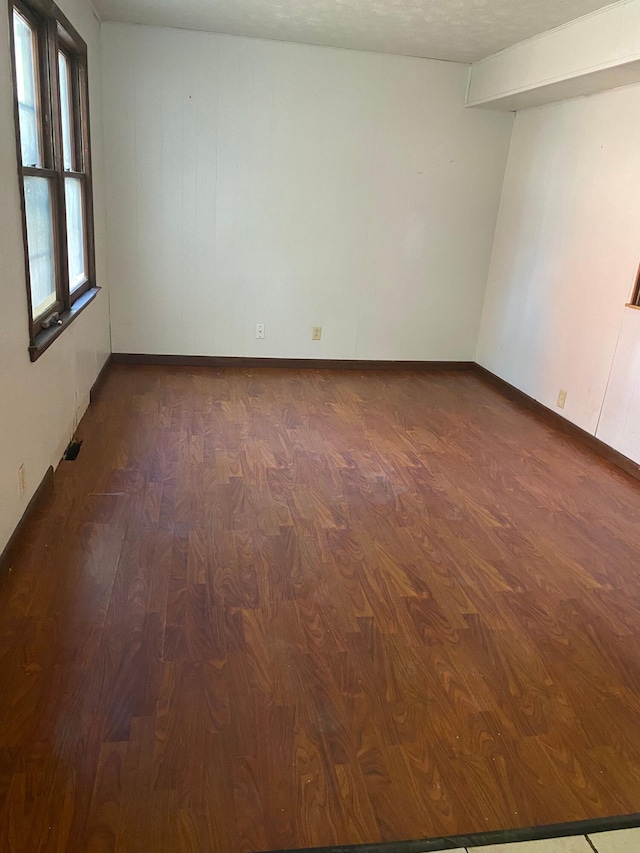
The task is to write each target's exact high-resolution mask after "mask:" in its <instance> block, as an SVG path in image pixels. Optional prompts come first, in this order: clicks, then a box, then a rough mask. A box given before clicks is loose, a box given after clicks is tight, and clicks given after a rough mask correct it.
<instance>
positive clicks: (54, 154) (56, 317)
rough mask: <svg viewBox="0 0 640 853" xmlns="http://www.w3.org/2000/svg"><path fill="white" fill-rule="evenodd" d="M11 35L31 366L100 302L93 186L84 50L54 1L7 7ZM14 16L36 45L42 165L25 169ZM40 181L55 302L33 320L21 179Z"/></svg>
mask: <svg viewBox="0 0 640 853" xmlns="http://www.w3.org/2000/svg"><path fill="white" fill-rule="evenodd" d="M8 5H9V33H10V41H11V60H12V63H11V64H12V74H13V92H14V108H15V133H16V151H17V162H18V179H19V187H20V200H21V208H22V230H23V236H24V252H25V273H26V283H27V300H28V308H29V337H30V343H29V353H30V356H31V360H32V361H35V360H36V359H37V358H38V357H39V356H40V355H42V353H43V352H44V351H45V350H46V349H48V347H49V346H50V345H51V344H52V343H53V341H54V340H56V338H58V337H59V336H60V334H62V332H64V330H65V329H66V328H67V326H68V325H69V324H70V323H71V322H72V321H73V320H74V319H75V317H77V315H78V314H79V313H80V312H81V311H82V309H83V308H85V307H86V306H87V305H88V304H89V303H90V302H91V301H92V300H93V299H94V298H95V296H96V295H97V293H98V291H99V289H100V288H99V287H97V285H96V273H95V246H94V222H93V185H92V179H91V136H90V130H89V87H88V71H87V45H86V43H85V42H84V40H83V39H82V38H81V37H80V35H79V34H78V32H77V31H76V30H75V28H74V27H73V25H72V24H71V22H70V21H69V20H68V19H67V18H66V16H65V15H64V13H63V12H62V11H61V10H60V9H58V7H57V6H56V5H55V4H54V3H53V2H52V0H9V4H8ZM14 10H15V11H16V12H18V14H19V15H20V16H21V17H22V18H23V19H24V20H25V21H27V22H28V24H29V26H30V27H31V29H32V31H33V33H34V35H35V41H36V59H37V67H36V88H37V100H38V103H39V107H40V121H39V133H40V139H39V143H40V148H41V165H39V166H31V165H29V164H27V165H24V164H23V162H22V145H21V137H20V116H19V104H18V82H17V70H16V52H15V43H14ZM59 54H62V55H63V56H64V57H65V58H66V60H67V62H68V63H69V65H68V67H69V69H70V75H69V77H70V83H71V88H70V92H69V95H70V98H69V102H70V111H71V116H72V118H71V151H72V162H71V164H70V165H71V168H70V169H69V168H67V169H65V164H64V148H63V129H62V122H63V117H62V109H61V90H60V75H59ZM28 177H41V178H46V179H48V181H49V186H50V193H51V213H52V221H53V254H54V258H55V285H56V294H55V302H54V303H53V304H51V305H48V306H47V308H46V310H45V311H44V312H43V313H42V314H41V315H40V316H38V317H35V318H34V317H33V309H32V289H31V278H30V269H29V248H28V235H27V210H26V203H25V189H24V186H25V184H24V179H25V178H28ZM73 178H75V179H77V180H78V181H79V182H80V184H81V186H82V229H83V234H82V236H83V241H84V266H85V271H84V275H83V278H82V279H81V280H80V281H79V283H76V284H75V286H74V287H73V289H72V286H71V282H70V276H69V261H68V240H67V213H66V204H65V179H73Z"/></svg>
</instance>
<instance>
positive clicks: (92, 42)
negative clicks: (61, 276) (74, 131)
mask: <svg viewBox="0 0 640 853" xmlns="http://www.w3.org/2000/svg"><path fill="white" fill-rule="evenodd" d="M57 2H58V4H59V5H60V7H61V9H62V10H63V11H64V12H65V14H66V15H67V17H68V18H69V20H70V21H71V22H72V23H73V25H74V26H75V27H76V28H77V30H78V31H79V32H80V34H81V35H82V36H83V38H84V39H85V41H86V42H87V44H88V48H89V63H90V65H89V83H90V98H91V121H92V127H91V130H92V136H93V162H94V173H95V174H94V183H95V205H96V210H95V219H96V254H97V258H96V261H97V268H98V283H99V284H102V283H103V281H104V269H105V239H104V232H105V228H104V204H103V199H104V195H103V183H104V182H103V169H102V163H103V153H102V149H103V146H102V115H101V81H100V76H101V69H100V25H99V22H98V21H97V19H96V18H95V16H94V14H93V11H92V10H91V8H90V7H89V5H88V4H87V3H86V2H84V0H57ZM10 69H11V66H10V54H9V34H8V15H7V14H6V8H5V9H3V14H0V259H1V263H0V292H1V293H2V313H3V316H2V334H1V335H0V400H1V401H2V402H1V403H0V436H1V437H2V441H1V443H0V551H1V550H2V548H3V547H4V546H5V544H6V543H7V541H8V539H9V537H10V535H11V533H12V532H13V530H14V528H15V526H16V524H17V523H18V521H19V520H20V517H21V515H22V513H23V512H24V510H25V508H26V505H27V503H28V501H29V499H30V498H31V496H32V494H33V492H34V491H35V489H36V488H37V486H38V484H39V483H40V481H41V479H42V477H43V476H44V474H45V472H46V470H47V468H48V467H49V466H50V465H57V463H58V461H59V460H60V457H61V455H62V452H63V451H64V448H65V447H66V445H67V444H68V442H69V439H70V438H71V435H72V432H73V429H74V426H75V423H76V421H77V419H78V418H79V417H80V416H81V415H82V413H83V412H84V409H85V408H86V406H87V403H88V395H89V390H90V388H91V385H92V384H93V381H94V380H95V378H96V376H97V375H98V372H99V369H100V368H101V366H102V364H103V363H104V361H105V359H106V357H107V354H108V352H109V321H108V300H107V296H106V292H105V291H103V292H102V293H100V294H98V297H97V298H96V299H95V300H94V302H93V303H92V304H91V305H89V306H88V307H87V308H86V309H85V311H84V312H83V313H82V314H81V315H80V316H79V317H78V318H77V319H76V320H75V321H74V323H73V324H72V325H71V326H70V327H69V328H68V329H67V330H66V331H65V332H64V333H63V334H62V335H61V336H60V338H59V339H58V340H57V341H56V342H55V343H54V344H53V345H52V346H51V347H50V348H49V349H48V350H47V352H46V353H44V355H42V356H41V357H40V359H39V360H38V361H37V362H35V363H34V364H32V363H31V362H30V361H29V355H28V352H27V347H28V344H29V334H28V311H27V298H26V287H25V276H24V257H23V243H22V226H21V219H20V202H19V195H18V179H17V172H16V145H15V136H14V118H13V92H12V86H11V73H10ZM22 463H24V464H25V466H26V474H27V494H26V495H25V496H24V498H20V497H19V492H18V468H19V466H20V465H21V464H22Z"/></svg>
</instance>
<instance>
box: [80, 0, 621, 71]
mask: <svg viewBox="0 0 640 853" xmlns="http://www.w3.org/2000/svg"><path fill="white" fill-rule="evenodd" d="M94 2H95V3H96V5H97V7H98V11H99V12H100V14H101V16H102V17H103V19H104V20H107V21H127V22H130V23H137V24H151V25H155V26H163V27H180V28H183V29H192V30H205V31H207V32H216V33H232V34H234V35H243V36H256V37H259V38H269V39H280V40H282V41H295V42H303V43H307V44H324V45H331V46H333V47H347V48H355V49H357V50H374V51H382V52H385V53H399V54H405V55H407V56H425V57H430V58H432V59H449V60H455V61H458V62H473V61H474V60H476V59H481V58H482V57H484V56H488V55H489V54H490V53H495V51H497V50H501V49H502V48H503V47H508V46H509V45H512V44H515V43H516V42H518V41H522V40H523V39H526V38H529V37H530V36H533V35H536V34H537V33H541V32H544V31H545V30H548V29H551V28H552V27H555V26H558V25H559V24H563V23H565V22H567V21H571V20H573V19H574V18H578V17H580V16H581V15H585V14H586V13H587V12H591V11H593V10H594V9H600V8H602V7H603V6H608V5H610V0H94Z"/></svg>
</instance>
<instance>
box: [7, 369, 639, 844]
mask: <svg viewBox="0 0 640 853" xmlns="http://www.w3.org/2000/svg"><path fill="white" fill-rule="evenodd" d="M79 435H80V436H81V437H82V438H83V439H84V443H83V446H82V451H81V453H80V455H79V456H78V459H77V460H76V461H75V462H63V463H62V464H61V466H60V468H59V469H58V471H57V472H56V475H55V490H54V494H53V496H52V497H51V498H50V499H48V500H47V501H46V503H45V504H44V505H43V507H42V509H41V510H39V512H38V513H37V515H36V516H35V517H34V519H33V520H32V522H31V524H30V527H29V529H28V535H26V536H24V537H23V540H22V545H21V546H20V550H19V551H18V552H17V554H16V557H15V560H14V561H13V565H12V571H11V572H10V573H8V574H7V575H6V576H5V577H3V578H2V579H0V680H1V682H2V698H3V701H2V704H1V705H0V849H2V850H5V849H6V850H7V851H12V852H13V851H25V853H27V851H28V853H40V851H43V852H44V851H47V853H48V851H70V853H74V851H80V850H82V851H85V850H86V851H96V853H98V851H100V853H102V851H105V853H106V851H114V853H137V851H144V853H148V851H151V850H153V851H167V852H168V853H169V851H170V853H187V851H198V853H256V851H264V850H269V849H287V848H294V847H309V846H313V845H324V844H326V845H332V844H333V845H336V844H357V843H367V842H380V841H397V840H400V839H410V838H420V837H428V836H442V835H456V834H465V833H471V832H479V831H487V830H497V829H505V828H517V827H523V826H530V825H537V824H549V823H557V822H563V821H569V820H584V819H588V818H595V817H603V816H611V815H618V814H624V813H628V812H631V811H638V803H639V802H640V746H639V745H638V738H637V720H638V716H639V715H640V572H639V571H638V567H639V566H640V524H638V520H639V519H640V484H638V483H637V482H636V481H634V480H632V479H630V478H628V477H627V476H626V475H624V474H622V473H621V472H620V471H618V470H617V469H614V468H612V467H611V466H610V465H609V464H608V463H606V462H604V461H603V460H602V459H600V458H599V457H596V456H594V455H592V454H591V453H589V452H587V451H585V450H584V449H583V448H582V447H581V446H579V445H578V444H577V443H576V441H575V440H574V439H572V438H570V437H568V436H567V435H564V434H563V435H559V434H557V433H556V432H554V430H553V429H552V427H550V426H549V424H547V423H546V422H543V421H540V420H538V419H537V418H536V417H535V416H534V415H532V414H531V413H530V412H528V411H524V410H521V409H519V408H518V406H517V405H516V404H514V403H512V402H510V401H508V400H506V399H504V398H503V397H501V396H500V394H499V393H498V392H497V391H496V390H495V389H494V388H492V387H490V386H488V385H486V384H485V383H484V382H483V381H482V380H481V379H480V378H478V377H477V376H475V375H473V374H471V373H468V372H467V373H461V374H455V373H451V372H448V373H446V374H445V373H442V374H426V373H424V372H416V371H410V370H395V371H390V370H380V371H367V372H366V374H365V373H359V372H358V371H340V370H317V371H299V370H293V369H277V368H265V369H242V368H228V369H207V368H177V367H160V366H158V367H142V366H125V365H116V366H113V367H112V368H111V370H110V372H109V374H108V375H107V377H106V378H105V382H104V384H103V386H102V389H101V392H100V395H99V397H98V398H97V400H96V402H95V403H94V404H93V405H92V406H91V407H90V409H89V411H88V412H87V414H86V416H85V418H84V419H83V421H82V423H81V425H80V427H79Z"/></svg>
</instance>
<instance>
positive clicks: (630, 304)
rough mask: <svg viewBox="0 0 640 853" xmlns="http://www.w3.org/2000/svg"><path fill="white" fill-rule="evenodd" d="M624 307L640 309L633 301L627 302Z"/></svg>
mask: <svg viewBox="0 0 640 853" xmlns="http://www.w3.org/2000/svg"><path fill="white" fill-rule="evenodd" d="M624 307H625V308H633V310H634V311H640V305H634V304H633V302H627V304H626V305H625V306H624Z"/></svg>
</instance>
